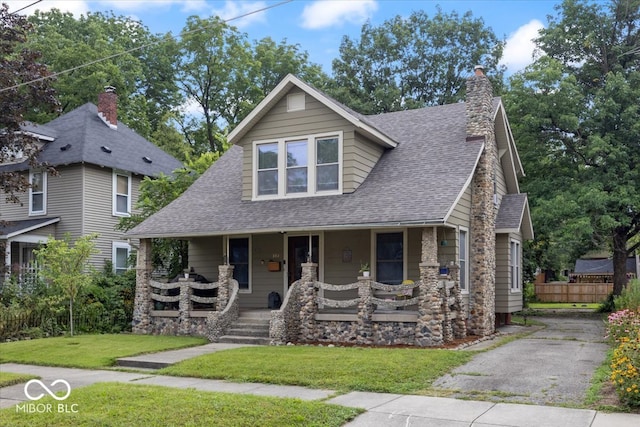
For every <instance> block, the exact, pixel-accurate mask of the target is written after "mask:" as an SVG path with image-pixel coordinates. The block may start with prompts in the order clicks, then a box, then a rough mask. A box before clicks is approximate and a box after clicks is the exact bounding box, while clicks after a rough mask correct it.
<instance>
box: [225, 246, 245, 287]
mask: <svg viewBox="0 0 640 427" xmlns="http://www.w3.org/2000/svg"><path fill="white" fill-rule="evenodd" d="M229 264H231V265H233V278H234V279H236V280H237V281H238V288H239V289H240V290H245V291H248V290H250V288H249V238H248V237H243V238H240V239H229Z"/></svg>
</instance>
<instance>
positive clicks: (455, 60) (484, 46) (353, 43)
mask: <svg viewBox="0 0 640 427" xmlns="http://www.w3.org/2000/svg"><path fill="white" fill-rule="evenodd" d="M503 46H504V42H503V41H501V40H500V39H498V37H496V35H495V34H494V32H493V30H492V29H491V28H490V27H487V26H485V23H484V21H483V20H482V19H481V18H474V17H473V15H472V13H471V12H466V13H464V14H463V15H459V14H458V13H457V12H450V13H445V12H442V10H440V9H439V8H438V11H437V13H436V14H435V16H433V17H432V18H430V17H429V16H428V15H427V14H426V13H425V12H424V11H417V12H413V13H412V14H411V15H410V16H409V17H408V18H403V17H402V16H396V17H395V18H392V19H389V20H387V21H385V22H384V23H383V24H382V25H380V26H378V27H374V26H372V25H371V24H370V23H366V24H365V25H363V26H362V30H361V34H360V39H359V40H352V39H351V38H350V37H348V36H345V37H344V38H343V39H342V43H341V45H340V57H339V58H337V59H334V61H333V73H334V79H335V82H334V85H333V86H332V88H331V93H332V95H333V96H334V97H335V98H336V99H338V100H339V101H341V102H343V103H344V104H346V105H349V106H350V107H352V108H353V109H355V110H356V111H358V112H360V113H363V114H377V113H384V112H390V111H398V110H404V109H412V108H419V107H424V106H428V105H441V104H448V103H453V102H457V101H460V100H462V99H464V91H465V83H464V82H465V79H466V77H467V76H468V75H469V74H470V72H471V70H472V69H473V66H474V65H476V64H482V65H484V67H485V69H486V70H487V71H488V75H489V76H490V78H491V79H492V82H493V84H494V89H495V90H496V91H497V92H499V90H500V88H501V86H502V77H503V73H504V67H502V66H500V65H498V61H499V60H500V58H501V57H502V49H503Z"/></svg>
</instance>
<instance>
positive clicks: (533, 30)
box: [500, 19, 544, 73]
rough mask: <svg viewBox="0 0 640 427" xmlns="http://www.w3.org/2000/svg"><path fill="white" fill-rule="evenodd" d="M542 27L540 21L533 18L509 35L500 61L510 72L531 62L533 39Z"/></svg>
mask: <svg viewBox="0 0 640 427" xmlns="http://www.w3.org/2000/svg"><path fill="white" fill-rule="evenodd" d="M542 28H544V25H543V24H542V22H540V21H538V20H537V19H533V20H531V21H529V22H528V23H526V24H524V25H523V26H521V27H520V28H518V29H517V30H516V31H515V32H514V33H512V34H510V35H509V37H508V38H507V43H506V46H505V48H504V52H503V55H502V60H501V61H500V63H501V64H503V65H506V66H507V68H508V70H509V72H510V73H515V72H517V71H520V70H522V69H523V68H524V67H526V66H527V65H529V64H531V63H532V62H533V52H534V50H535V44H534V43H533V39H535V38H537V37H538V31H539V30H540V29H542Z"/></svg>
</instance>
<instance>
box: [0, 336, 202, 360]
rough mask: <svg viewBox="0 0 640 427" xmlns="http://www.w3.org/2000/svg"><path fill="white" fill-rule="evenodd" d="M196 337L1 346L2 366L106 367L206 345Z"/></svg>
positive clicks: (96, 338) (78, 339) (95, 339)
mask: <svg viewBox="0 0 640 427" xmlns="http://www.w3.org/2000/svg"><path fill="white" fill-rule="evenodd" d="M206 343H207V340H205V339H204V338H197V337H174V336H167V335H129V334H115V335H77V336H74V337H55V338H42V339H37V340H26V341H13V342H8V343H2V344H0V363H7V362H14V363H25V364H29V365H47V366H65V367H72V368H104V367H108V366H113V365H115V362H116V359H117V358H119V357H127V356H135V355H138V354H143V353H155V352H158V351H164V350H174V349H177V348H184V347H192V346H195V345H201V344H206Z"/></svg>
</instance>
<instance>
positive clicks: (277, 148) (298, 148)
mask: <svg viewBox="0 0 640 427" xmlns="http://www.w3.org/2000/svg"><path fill="white" fill-rule="evenodd" d="M254 159H255V160H254V175H253V176H254V179H253V182H254V191H253V197H254V199H262V198H285V197H301V196H319V195H326V194H340V192H341V189H342V188H341V187H342V179H341V174H342V165H341V163H342V132H336V133H331V134H317V135H306V136H300V137H294V138H281V139H278V140H273V141H259V142H254Z"/></svg>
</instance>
